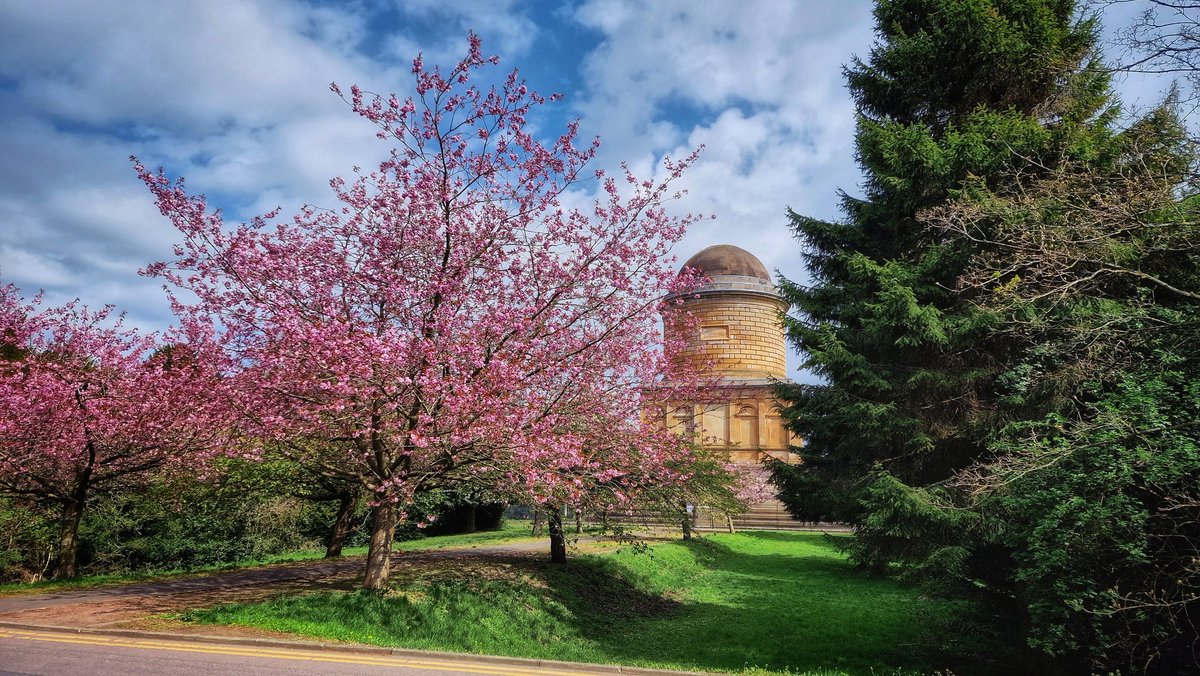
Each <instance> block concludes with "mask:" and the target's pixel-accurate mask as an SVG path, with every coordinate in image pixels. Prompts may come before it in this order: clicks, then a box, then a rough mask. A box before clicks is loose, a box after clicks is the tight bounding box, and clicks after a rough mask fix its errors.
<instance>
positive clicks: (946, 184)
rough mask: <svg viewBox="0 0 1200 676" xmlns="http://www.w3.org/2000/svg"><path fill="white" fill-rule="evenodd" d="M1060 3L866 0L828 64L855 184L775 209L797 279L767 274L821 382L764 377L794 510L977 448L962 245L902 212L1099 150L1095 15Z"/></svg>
mask: <svg viewBox="0 0 1200 676" xmlns="http://www.w3.org/2000/svg"><path fill="white" fill-rule="evenodd" d="M1075 9H1076V8H1075V3H1074V2H1072V1H1070V0H884V1H882V2H880V3H879V4H878V6H877V8H876V10H875V16H876V25H877V28H876V30H877V34H878V41H877V43H876V44H875V45H874V47H873V48H872V49H871V52H870V55H869V56H868V58H867V59H866V60H865V61H863V60H860V59H855V60H854V62H853V63H852V64H851V66H850V67H849V68H847V70H846V76H847V80H848V82H849V88H850V91H851V94H852V95H853V97H854V100H855V102H856V104H857V107H858V113H859V118H858V131H857V156H858V160H859V163H860V165H861V167H862V169H863V172H864V175H865V179H864V183H863V185H862V188H863V195H862V196H861V197H856V196H852V195H850V194H846V193H843V194H842V210H843V213H844V214H845V219H844V220H842V221H839V222H826V221H822V220H819V219H815V218H810V217H807V216H804V215H801V214H797V213H794V212H791V213H790V214H789V215H790V218H791V221H792V227H793V229H794V230H795V232H796V235H797V236H798V238H799V239H800V240H801V241H802V242H803V244H804V251H803V256H804V259H805V262H806V263H807V267H808V271H809V274H810V275H811V277H812V283H811V284H810V285H801V284H798V283H795V282H791V281H786V280H785V281H784V282H783V285H782V287H783V293H784V295H785V296H786V298H787V299H788V300H789V301H790V302H791V303H792V305H793V307H794V308H796V309H797V310H798V315H799V316H798V317H797V318H794V319H790V320H789V321H788V323H787V331H788V336H789V338H790V340H791V341H792V342H793V344H795V345H796V347H798V348H799V349H800V350H801V352H802V353H803V354H804V355H805V356H806V361H805V367H806V368H808V369H809V370H811V371H812V372H813V373H815V374H817V375H818V376H820V377H821V378H822V379H823V381H824V384H820V385H795V386H788V387H784V388H783V389H782V391H781V396H782V398H784V399H785V400H787V401H790V402H793V403H792V404H791V405H790V406H789V407H788V408H787V409H786V410H785V412H784V413H785V416H786V419H787V420H788V422H789V424H790V426H791V428H792V429H793V430H794V431H795V432H796V433H798V434H800V435H801V436H802V437H803V438H804V440H805V447H804V450H803V456H804V463H803V464H802V465H801V466H800V467H799V468H797V471H788V470H787V468H782V467H780V468H778V472H777V474H778V475H779V476H778V477H777V478H778V480H779V482H780V483H781V484H782V485H783V486H784V487H785V491H784V498H785V502H787V503H788V504H790V505H792V507H793V511H795V512H796V513H797V514H798V515H803V516H822V517H826V518H829V517H834V518H842V519H848V520H850V521H853V522H857V523H858V524H859V525H862V524H863V519H864V518H865V516H866V515H864V514H863V513H862V512H861V504H860V500H859V499H858V498H859V497H861V492H862V491H863V490H865V489H866V487H867V485H868V483H867V482H865V481H864V480H865V479H866V478H867V477H869V476H877V475H878V473H880V472H884V473H887V474H888V475H890V476H891V477H894V478H895V479H897V480H899V481H901V482H904V483H907V484H912V485H929V484H933V483H936V482H938V481H940V480H942V479H945V478H947V477H948V476H950V475H951V474H952V473H953V472H954V471H955V470H957V469H959V468H962V467H964V466H966V465H967V464H969V463H970V462H972V461H973V460H974V459H976V458H977V457H979V455H980V454H981V453H982V452H983V449H982V446H981V444H980V442H979V440H978V438H977V437H976V435H974V434H973V433H972V430H973V429H974V428H975V427H977V426H978V425H980V424H983V421H984V420H985V419H986V418H987V416H988V414H989V411H988V409H987V407H986V405H984V402H985V401H986V398H987V394H986V392H987V390H988V389H989V388H990V387H991V384H990V383H991V380H992V379H993V378H994V376H995V373H996V365H997V362H998V361H999V360H1000V359H1001V358H1000V357H998V356H997V355H994V354H992V353H991V350H987V349H980V348H979V345H980V341H981V340H982V337H983V336H985V335H986V333H987V329H988V326H989V316H988V315H987V314H984V313H980V312H977V311H976V310H975V309H973V307H972V306H971V304H970V303H968V302H965V301H964V299H963V298H962V297H960V296H959V295H957V294H955V293H954V292H953V287H954V285H955V280H956V279H957V277H958V276H959V275H960V273H961V272H962V270H963V269H964V267H965V266H966V264H967V262H968V260H969V257H970V253H971V252H970V251H969V249H967V248H965V247H963V246H962V245H961V244H960V243H959V242H957V241H955V240H953V239H951V238H947V237H944V236H942V235H941V234H940V233H938V232H936V231H934V230H933V229H931V228H929V227H927V226H926V225H924V224H922V223H921V222H920V221H919V220H918V214H919V213H920V212H922V210H925V209H928V208H930V207H933V206H936V205H938V204H941V203H943V202H945V201H946V200H947V199H950V198H951V197H953V196H954V195H956V194H957V193H958V191H960V190H962V189H963V188H964V186H965V185H966V182H967V180H968V179H972V180H984V181H992V180H995V181H1002V180H1004V179H1003V177H1004V176H1006V175H1007V173H1008V172H1010V171H1011V170H1012V169H1013V168H1014V167H1016V166H1018V165H1027V164H1030V163H1031V162H1037V163H1040V164H1048V165H1053V164H1055V163H1057V162H1059V161H1060V159H1061V158H1062V157H1064V156H1067V155H1072V154H1088V153H1096V152H1099V148H1100V147H1101V146H1103V145H1104V143H1105V142H1106V140H1107V137H1108V132H1107V131H1106V127H1105V125H1104V124H1102V123H1099V122H1102V121H1103V120H1102V118H1103V117H1104V112H1103V111H1104V110H1105V107H1106V106H1107V104H1108V100H1107V93H1108V82H1107V79H1106V78H1105V77H1104V76H1103V75H1102V74H1100V73H1099V72H1098V71H1090V70H1088V69H1087V68H1086V66H1087V65H1088V64H1089V63H1090V61H1091V59H1092V57H1093V49H1094V46H1095V39H1096V37H1095V35H1096V33H1095V31H1096V28H1095V24H1094V22H1093V21H1091V20H1086V19H1085V20H1079V19H1078V18H1077V16H1076V11H1075ZM994 348H995V350H1002V349H1003V346H1002V345H998V346H994ZM877 483H879V484H880V485H881V486H882V485H886V483H887V482H886V481H883V480H882V479H881V480H880V482H877ZM877 488H878V487H877ZM814 496H817V497H820V496H824V498H825V499H816V497H814ZM873 546H876V547H881V548H882V550H881V551H880V556H878V557H876V556H874V555H871V554H869V553H868V552H866V551H863V552H860V555H861V558H862V560H863V562H864V563H879V564H882V563H885V562H886V561H887V560H888V559H889V557H890V556H892V555H893V554H894V553H890V552H888V551H886V550H888V549H889V548H888V547H887V546H886V543H884V542H876V543H874V545H873Z"/></svg>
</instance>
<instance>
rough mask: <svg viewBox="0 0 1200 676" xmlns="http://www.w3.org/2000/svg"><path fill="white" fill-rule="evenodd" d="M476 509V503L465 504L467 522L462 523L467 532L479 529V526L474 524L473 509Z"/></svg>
mask: <svg viewBox="0 0 1200 676" xmlns="http://www.w3.org/2000/svg"><path fill="white" fill-rule="evenodd" d="M476 509H478V506H477V505H474V504H470V505H467V519H466V521H467V522H466V524H465V525H464V530H465V532H467V533H474V532H477V531H478V530H479V528H477V527H476V526H475V510H476Z"/></svg>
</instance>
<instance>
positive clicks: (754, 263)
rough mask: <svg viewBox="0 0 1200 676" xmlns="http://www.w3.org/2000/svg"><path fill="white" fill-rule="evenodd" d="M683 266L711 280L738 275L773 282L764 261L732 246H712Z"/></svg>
mask: <svg viewBox="0 0 1200 676" xmlns="http://www.w3.org/2000/svg"><path fill="white" fill-rule="evenodd" d="M683 265H684V267H688V268H693V269H695V270H698V271H700V273H701V274H703V275H704V276H705V277H708V278H709V279H716V278H717V277H723V276H726V275H737V276H739V277H755V278H757V279H761V280H763V281H764V282H767V283H768V284H769V283H770V282H771V273H770V272H768V271H767V266H765V265H763V264H762V261H760V260H758V258H757V257H756V256H755V255H754V254H752V253H750V252H749V251H746V250H745V249H743V248H741V247H736V246H733V245H732V244H717V245H715V246H710V247H708V248H707V249H704V250H703V251H701V252H700V253H697V254H696V255H695V256H692V257H691V258H689V259H688V260H687V262H686V263H684V264H683Z"/></svg>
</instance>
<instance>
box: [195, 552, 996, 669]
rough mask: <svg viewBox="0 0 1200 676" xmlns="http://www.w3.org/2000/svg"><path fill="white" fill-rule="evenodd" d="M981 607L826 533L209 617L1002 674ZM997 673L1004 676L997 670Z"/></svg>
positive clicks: (356, 635)
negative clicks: (858, 565)
mask: <svg viewBox="0 0 1200 676" xmlns="http://www.w3.org/2000/svg"><path fill="white" fill-rule="evenodd" d="M972 613H973V609H972V608H971V607H970V605H969V604H968V603H967V602H965V601H948V600H943V599H934V598H927V597H925V596H923V595H922V594H921V593H920V592H919V591H918V590H916V589H913V588H911V587H905V586H902V585H899V584H897V583H895V582H893V581H890V580H885V579H878V578H871V577H866V576H864V575H862V574H860V573H858V572H857V571H855V570H853V569H852V568H851V567H850V566H849V564H848V563H847V562H846V561H845V560H844V558H843V557H842V556H841V555H840V554H839V553H837V552H836V551H835V550H834V548H833V547H832V546H831V544H830V543H829V542H828V541H827V540H825V539H823V537H822V536H820V535H815V534H798V533H786V534H785V533H768V532H760V533H740V534H736V535H713V536H710V537H708V538H706V539H705V540H704V541H701V542H693V543H688V544H685V543H666V544H660V545H656V546H655V547H653V548H652V550H651V551H650V552H649V553H642V554H638V553H634V552H631V551H623V552H619V553H616V554H610V555H603V556H599V555H597V556H583V557H577V558H576V559H575V560H574V561H572V562H571V563H569V564H568V565H566V566H552V565H549V564H545V563H543V562H542V561H541V560H540V558H529V557H508V558H503V557H499V558H490V559H484V560H478V561H475V562H474V563H473V564H471V565H470V566H468V567H467V568H462V567H461V566H460V562H456V564H455V566H454V567H453V568H450V567H448V566H447V565H446V564H442V565H441V566H440V567H439V566H437V565H434V566H431V567H426V568H413V569H402V570H398V571H397V579H396V580H395V584H394V586H393V590H392V591H391V592H390V593H388V594H386V595H383V596H380V595H377V594H372V593H365V592H351V593H345V592H323V593H316V594H308V595H296V596H287V597H281V598H278V599H275V600H273V601H270V602H267V603H262V604H254V605H232V606H225V607H219V608H215V609H209V610H202V611H194V612H192V613H190V614H188V615H187V616H186V618H185V619H189V620H192V621H197V622H208V623H228V624H239V625H246V626H254V627H261V628H266V629H273V630H278V631H286V632H293V633H297V634H302V635H306V636H311V637H320V638H326V639H335V640H344V641H354V642H361V643H371V644H378V645H387V646H403V647H410V648H424V649H436V650H450V651H461V652H476V653H489V654H502V655H513V656H521V657H537V658H549V659H562V660H575V661H587V662H605V663H620V664H634V665H643V666H657V667H668V668H678V669H704V670H728V671H739V670H743V669H754V670H755V671H760V672H770V673H775V672H790V673H810V672H815V673H826V672H827V671H828V670H832V672H833V673H842V672H846V673H862V674H867V673H874V674H881V673H910V672H918V673H919V672H929V671H934V670H937V669H944V668H953V669H954V670H955V671H957V672H959V673H963V672H970V673H979V672H986V671H991V670H993V666H992V665H990V664H988V663H987V662H985V661H980V660H979V659H977V658H974V657H971V656H973V655H984V654H987V655H992V656H993V657H992V658H990V659H992V660H993V661H999V658H1002V657H1003V656H1004V655H1005V654H1006V653H1005V651H1004V649H1003V648H1002V647H998V646H996V645H991V644H990V643H991V641H990V640H989V639H986V638H985V637H984V635H983V634H978V633H973V632H971V631H969V630H968V629H967V628H968V627H972V626H974V625H973V622H972V621H971V619H970V618H971V617H972ZM995 671H998V672H999V671H1003V670H1002V669H995Z"/></svg>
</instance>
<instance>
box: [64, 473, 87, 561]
mask: <svg viewBox="0 0 1200 676" xmlns="http://www.w3.org/2000/svg"><path fill="white" fill-rule="evenodd" d="M90 478H91V470H90V468H89V469H87V470H84V471H83V472H81V473H80V475H79V477H77V478H76V483H75V490H73V491H71V497H70V498H69V499H68V500H67V501H66V502H64V503H63V512H62V530H61V532H60V533H59V538H58V569H57V571H56V572H55V577H57V578H59V579H65V578H72V577H75V576H76V575H79V562H78V559H79V522H80V521H81V520H82V519H83V508H84V506H85V505H86V504H87V494H88V488H89V486H88V483H89V479H90Z"/></svg>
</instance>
